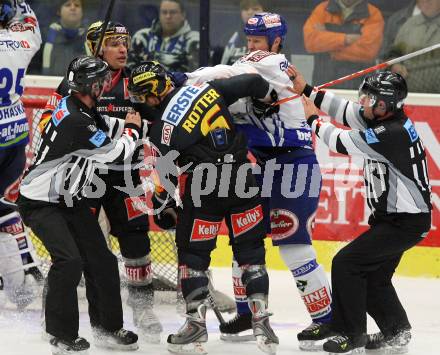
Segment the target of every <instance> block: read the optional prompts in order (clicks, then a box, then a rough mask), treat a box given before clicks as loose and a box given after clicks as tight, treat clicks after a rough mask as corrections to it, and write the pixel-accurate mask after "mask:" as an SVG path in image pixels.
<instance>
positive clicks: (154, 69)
mask: <svg viewBox="0 0 440 355" xmlns="http://www.w3.org/2000/svg"><path fill="white" fill-rule="evenodd" d="M172 85H173V84H172V81H171V78H170V76H169V75H168V73H167V70H166V69H165V67H164V66H163V65H162V64H160V63H159V62H156V61H149V62H144V63H142V64H140V65H138V66H136V67H134V68H133V70H132V71H131V74H130V78H129V79H128V86H127V88H128V91H129V93H130V100H131V101H132V102H137V103H139V102H140V103H142V102H145V99H146V97H147V96H156V97H158V98H161V97H162V96H164V95H165V93H167V92H168V90H169V89H170V88H171V86H172Z"/></svg>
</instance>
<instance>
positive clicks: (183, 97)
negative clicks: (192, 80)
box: [162, 85, 206, 126]
mask: <svg viewBox="0 0 440 355" xmlns="http://www.w3.org/2000/svg"><path fill="white" fill-rule="evenodd" d="M205 88H206V85H203V86H202V87H196V86H187V87H184V88H182V89H181V90H179V92H178V93H177V94H176V95H174V97H173V98H172V99H171V101H170V103H169V104H168V106H167V108H166V110H165V112H164V113H163V115H162V120H163V121H165V122H168V123H170V124H172V125H173V126H177V125H178V124H179V122H180V120H181V119H182V118H183V117H184V116H185V115H186V113H187V112H188V110H189V109H190V107H191V105H192V103H193V101H194V99H195V98H196V97H197V95H198V94H199V93H200V92H201V91H203V90H204V89H205Z"/></svg>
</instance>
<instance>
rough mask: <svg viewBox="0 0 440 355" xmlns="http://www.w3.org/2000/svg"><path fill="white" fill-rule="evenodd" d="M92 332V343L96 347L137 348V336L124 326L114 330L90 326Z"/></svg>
mask: <svg viewBox="0 0 440 355" xmlns="http://www.w3.org/2000/svg"><path fill="white" fill-rule="evenodd" d="M92 333H93V337H94V344H95V346H96V347H98V348H106V349H113V350H137V349H138V348H139V345H138V343H137V340H138V336H137V335H136V334H135V333H133V332H131V331H129V330H125V329H124V328H121V329H119V330H116V331H114V332H110V331H107V330H104V329H102V328H92Z"/></svg>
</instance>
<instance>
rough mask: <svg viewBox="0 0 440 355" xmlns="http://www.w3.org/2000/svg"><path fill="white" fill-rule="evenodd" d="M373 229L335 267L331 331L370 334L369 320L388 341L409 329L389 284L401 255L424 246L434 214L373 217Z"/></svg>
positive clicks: (341, 254) (340, 255)
mask: <svg viewBox="0 0 440 355" xmlns="http://www.w3.org/2000/svg"><path fill="white" fill-rule="evenodd" d="M370 225H371V228H370V229H369V230H367V231H366V232H365V233H363V234H361V235H360V236H359V237H357V238H356V239H354V240H353V241H352V242H351V243H349V244H348V245H347V246H345V247H344V248H342V249H341V250H340V251H339V252H338V253H337V254H336V256H335V257H334V258H333V262H332V290H333V327H334V330H335V331H337V332H340V333H345V334H347V335H349V336H350V335H352V336H357V335H360V334H362V333H366V331H367V315H366V313H367V312H368V314H370V316H371V317H372V318H373V319H374V320H375V321H376V323H377V325H378V326H379V329H380V330H381V331H382V333H383V334H384V335H394V334H396V332H397V331H398V330H400V329H402V328H405V327H409V321H408V317H407V315H406V312H405V310H404V308H403V306H402V304H401V303H400V301H399V298H398V296H397V294H396V290H395V289H394V286H393V284H392V282H391V278H392V276H393V274H394V271H395V269H396V267H397V266H398V265H399V262H400V259H401V257H402V255H403V253H404V252H405V251H406V250H408V249H410V248H411V247H413V246H415V245H416V244H417V243H419V242H420V241H422V240H423V237H424V236H425V235H426V232H427V231H428V230H429V229H430V226H431V217H430V214H428V213H427V214H415V215H411V214H396V215H393V216H386V217H381V218H371V217H370Z"/></svg>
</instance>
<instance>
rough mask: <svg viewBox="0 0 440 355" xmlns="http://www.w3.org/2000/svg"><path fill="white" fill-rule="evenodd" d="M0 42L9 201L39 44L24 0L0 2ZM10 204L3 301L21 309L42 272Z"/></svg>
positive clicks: (1, 240)
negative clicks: (31, 66)
mask: <svg viewBox="0 0 440 355" xmlns="http://www.w3.org/2000/svg"><path fill="white" fill-rule="evenodd" d="M0 41H1V43H2V45H1V74H0V82H1V84H0V86H1V88H0V198H2V197H5V198H6V199H7V200H11V197H10V196H11V195H13V194H12V191H13V190H14V189H17V184H18V182H19V178H20V177H21V175H22V173H23V170H24V168H25V163H26V154H25V148H26V144H27V143H28V142H29V127H28V121H27V118H26V113H25V110H24V107H23V104H22V102H21V100H20V97H21V96H22V94H23V89H24V87H23V86H24V76H25V74H26V70H27V68H28V65H29V63H30V61H31V59H32V57H33V56H34V54H35V53H36V52H37V51H38V49H39V48H40V45H41V34H40V27H39V25H38V21H37V18H36V17H35V14H34V12H33V11H32V9H31V8H30V7H29V5H28V4H27V3H26V2H24V1H14V0H0ZM3 201H4V200H3ZM12 206H13V204H9V203H6V202H2V201H0V276H1V277H2V280H3V289H4V291H5V294H6V295H7V297H8V299H9V300H10V301H11V302H13V303H15V304H16V305H17V307H18V308H19V309H23V308H24V307H26V306H27V305H28V304H29V303H31V302H32V301H33V300H34V298H35V296H36V295H37V290H38V288H37V287H36V286H37V282H36V281H42V274H41V272H40V271H39V269H38V265H39V263H38V259H37V256H36V254H35V252H34V249H33V245H32V242H31V240H30V238H29V236H28V235H27V234H26V230H25V228H24V225H23V222H22V220H21V217H20V215H19V214H18V213H17V212H16V211H15V210H14V209H13V207H12ZM32 275H34V276H35V277H36V278H34V276H32Z"/></svg>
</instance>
